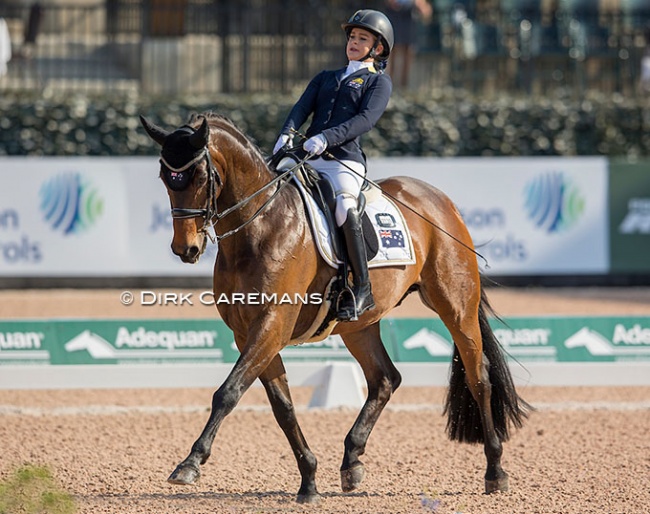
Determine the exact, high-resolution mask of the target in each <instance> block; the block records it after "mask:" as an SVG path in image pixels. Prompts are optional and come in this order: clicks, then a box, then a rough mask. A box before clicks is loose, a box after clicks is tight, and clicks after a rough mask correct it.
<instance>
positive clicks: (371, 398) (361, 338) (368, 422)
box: [341, 322, 402, 492]
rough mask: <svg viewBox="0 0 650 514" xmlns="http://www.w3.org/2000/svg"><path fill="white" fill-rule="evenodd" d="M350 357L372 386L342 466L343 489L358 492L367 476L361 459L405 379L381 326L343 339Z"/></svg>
mask: <svg viewBox="0 0 650 514" xmlns="http://www.w3.org/2000/svg"><path fill="white" fill-rule="evenodd" d="M342 337H343V341H344V342H345V345H346V346H347V347H348V350H350V353H351V354H352V355H353V356H354V358H355V359H356V360H357V361H358V362H359V364H360V365H361V369H363V373H364V376H365V378H366V381H367V383H368V397H367V399H366V402H365V403H364V405H363V408H362V409H361V412H359V415H358V416H357V419H356V420H355V422H354V425H352V428H351V429H350V431H349V432H348V435H347V436H346V438H345V452H344V454H343V463H342V464H341V488H342V489H343V491H344V492H349V491H354V490H355V489H356V488H357V487H358V486H359V484H360V483H361V481H362V480H363V477H364V475H365V468H364V466H363V463H362V462H361V461H360V460H359V457H360V456H361V455H363V454H364V452H365V450H366V443H367V441H368V437H370V432H371V431H372V429H373V427H374V426H375V423H377V420H378V419H379V415H380V414H381V412H382V410H383V409H384V407H385V406H386V404H387V403H388V400H390V397H391V396H392V394H393V392H394V391H395V390H396V389H397V388H398V387H399V385H400V383H401V381H402V377H401V375H400V374H399V371H397V368H395V365H394V364H393V362H392V361H391V360H390V357H389V356H388V353H386V349H385V348H384V345H383V343H382V341H381V336H380V331H379V322H377V323H375V324H373V325H370V326H369V327H367V328H365V329H364V330H362V331H360V332H356V333H350V334H344V335H342Z"/></svg>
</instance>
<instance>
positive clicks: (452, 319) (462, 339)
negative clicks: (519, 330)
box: [421, 278, 508, 493]
mask: <svg viewBox="0 0 650 514" xmlns="http://www.w3.org/2000/svg"><path fill="white" fill-rule="evenodd" d="M478 280H479V279H478V278H477V281H476V282H475V283H473V284H457V288H456V289H453V288H450V289H445V290H443V289H439V290H437V291H436V292H435V294H431V291H426V290H424V291H423V290H421V294H422V296H423V301H424V302H425V304H427V305H428V306H429V307H431V308H433V309H434V310H435V311H436V312H437V313H438V314H439V315H440V318H441V319H442V321H443V322H444V324H445V326H446V327H447V329H448V330H449V332H450V334H451V336H452V338H453V340H454V343H455V346H456V350H455V352H454V362H452V377H451V383H450V387H449V393H448V397H447V403H446V407H445V410H446V413H447V414H448V416H449V417H448V422H447V429H448V432H449V436H450V438H451V439H454V440H458V441H459V442H469V443H476V442H483V445H484V451H485V456H486V460H487V469H486V472H485V487H486V492H487V493H491V492H494V491H507V490H508V475H507V473H506V472H505V471H504V470H503V468H502V467H501V454H502V452H503V448H502V444H501V438H500V437H499V434H498V432H497V430H496V429H495V424H494V417H493V412H492V384H491V382H490V362H489V361H488V359H487V357H486V356H485V355H484V353H483V350H484V348H483V344H484V341H483V336H482V331H481V326H480V324H479V304H480V298H481V292H480V291H481V289H480V284H479V281H478ZM463 285H464V286H465V287H461V286H463ZM459 291H465V292H468V291H471V293H469V294H467V295H466V296H462V295H460V294H459ZM486 323H487V321H486ZM490 344H492V341H490ZM459 356H460V360H461V362H458V357H459ZM468 390H469V393H470V394H467V391H468ZM477 417H478V418H480V419H477Z"/></svg>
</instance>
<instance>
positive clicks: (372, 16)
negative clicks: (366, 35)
mask: <svg viewBox="0 0 650 514" xmlns="http://www.w3.org/2000/svg"><path fill="white" fill-rule="evenodd" d="M341 27H342V28H343V30H345V33H346V34H347V35H348V37H350V31H351V30H352V29H353V28H354V27H358V28H361V29H366V30H368V31H370V32H372V33H373V34H375V35H376V36H377V37H379V38H380V39H381V44H382V45H383V46H384V51H383V52H382V53H381V55H377V56H373V57H376V58H377V59H379V60H382V61H385V60H386V59H388V56H389V55H390V52H391V50H392V49H393V44H394V43H395V36H394V35H393V26H392V25H391V23H390V20H389V19H388V17H387V16H386V15H385V14H384V13H382V12H379V11H374V10H372V9H361V10H360V11H357V12H355V13H354V14H353V15H352V17H351V18H350V19H349V20H348V22H347V23H344V24H343V25H341Z"/></svg>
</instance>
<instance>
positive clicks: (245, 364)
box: [167, 349, 277, 485]
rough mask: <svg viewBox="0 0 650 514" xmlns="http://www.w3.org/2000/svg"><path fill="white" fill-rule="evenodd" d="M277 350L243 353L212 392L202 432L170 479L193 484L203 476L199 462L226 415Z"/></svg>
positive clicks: (207, 452) (172, 481) (200, 462)
mask: <svg viewBox="0 0 650 514" xmlns="http://www.w3.org/2000/svg"><path fill="white" fill-rule="evenodd" d="M276 353H277V352H276V351H274V352H273V353H271V352H270V351H266V352H265V351H260V350H259V349H258V351H248V352H245V353H243V354H242V355H241V356H240V357H239V359H238V360H237V363H236V364H235V366H234V367H233V369H232V371H231V372H230V374H229V375H228V378H226V380H225V381H224V383H223V384H222V385H221V387H219V389H217V391H216V392H215V393H214V395H213V396H212V411H211V412H210V417H209V418H208V422H207V424H206V425H205V428H204V429H203V432H202V433H201V435H200V436H199V438H198V439H197V440H196V442H195V443H194V444H193V445H192V450H191V451H190V454H189V455H188V456H187V458H186V459H185V460H183V462H181V463H180V464H179V465H178V466H177V467H176V469H175V470H174V471H173V472H172V474H171V475H170V476H169V478H168V479H167V481H168V482H170V483H172V484H181V485H188V484H193V483H194V482H196V481H197V480H198V478H199V477H200V476H201V471H200V468H199V466H200V465H201V464H204V463H205V462H206V461H207V460H208V458H209V457H210V451H211V448H212V443H213V442H214V438H215V436H216V434H217V430H218V429H219V426H220V425H221V422H222V421H223V419H224V418H225V417H226V416H227V415H228V414H229V413H230V412H231V411H232V410H233V409H234V408H235V406H236V405H237V403H238V402H239V400H240V399H241V397H242V396H243V394H244V393H245V392H246V391H247V390H248V388H249V387H250V386H251V384H252V383H253V382H254V381H255V379H256V378H257V377H258V376H259V374H260V370H264V369H265V368H266V367H267V366H268V364H269V362H270V361H271V360H272V359H273V357H274V356H275V355H276Z"/></svg>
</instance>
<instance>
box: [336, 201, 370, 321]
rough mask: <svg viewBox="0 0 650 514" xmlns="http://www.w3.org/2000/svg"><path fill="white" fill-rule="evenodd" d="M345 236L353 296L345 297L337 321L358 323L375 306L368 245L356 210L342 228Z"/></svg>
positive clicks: (349, 214) (351, 211)
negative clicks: (367, 253) (367, 252)
mask: <svg viewBox="0 0 650 514" xmlns="http://www.w3.org/2000/svg"><path fill="white" fill-rule="evenodd" d="M341 229H342V230H343V235H344V236H345V245H346V247H347V251H348V259H349V261H350V267H351V268H352V279H353V287H352V293H353V295H352V296H351V295H349V294H348V295H344V296H343V298H342V300H341V302H340V303H339V306H338V307H339V308H338V312H337V319H339V320H341V321H356V320H357V319H358V317H359V316H361V315H362V314H363V313H364V312H366V311H367V310H369V309H372V308H373V307H374V306H375V300H374V298H373V297H372V291H371V288H370V277H369V274H368V257H367V255H366V244H365V241H364V239H363V230H362V228H361V218H360V217H359V213H358V212H357V210H356V209H350V210H349V211H348V217H347V219H346V220H345V223H343V225H342V226H341Z"/></svg>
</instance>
